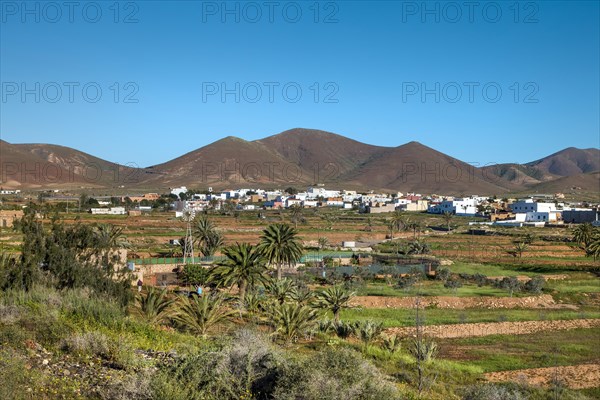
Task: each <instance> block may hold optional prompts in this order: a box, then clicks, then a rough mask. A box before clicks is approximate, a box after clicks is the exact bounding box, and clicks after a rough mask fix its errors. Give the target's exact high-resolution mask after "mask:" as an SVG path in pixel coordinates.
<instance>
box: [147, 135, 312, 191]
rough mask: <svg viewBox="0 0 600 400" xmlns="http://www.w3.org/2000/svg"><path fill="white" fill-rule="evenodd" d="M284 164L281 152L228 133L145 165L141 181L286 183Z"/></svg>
mask: <svg viewBox="0 0 600 400" xmlns="http://www.w3.org/2000/svg"><path fill="white" fill-rule="evenodd" d="M285 164H286V160H285V159H284V158H283V157H282V156H281V155H280V154H278V153H277V152H275V151H273V150H271V149H269V148H268V147H267V146H265V145H263V144H262V143H260V142H248V141H246V140H243V139H239V138H236V137H233V136H229V137H226V138H224V139H221V140H218V141H216V142H214V143H211V144H209V145H207V146H204V147H201V148H199V149H196V150H194V151H191V152H189V153H187V154H184V155H183V156H181V157H178V158H175V159H173V160H171V161H168V162H166V163H163V164H159V165H155V166H152V167H148V168H146V169H145V171H144V173H145V178H144V179H143V180H142V181H143V183H144V184H145V185H146V186H147V185H148V184H153V183H154V184H156V185H157V186H175V185H194V186H203V185H209V184H210V185H212V186H215V187H217V188H223V187H231V186H232V185H233V186H234V185H240V184H244V183H252V184H262V185H268V184H271V183H272V184H281V183H284V179H283V172H282V166H283V165H285ZM288 172H289V171H288ZM302 172H304V171H302Z"/></svg>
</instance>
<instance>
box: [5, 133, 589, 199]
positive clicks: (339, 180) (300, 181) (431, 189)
mask: <svg viewBox="0 0 600 400" xmlns="http://www.w3.org/2000/svg"><path fill="white" fill-rule="evenodd" d="M0 156H1V158H2V165H4V171H3V174H2V179H3V181H2V182H1V183H2V184H3V185H4V186H5V187H11V186H13V187H14V186H19V187H22V188H28V187H30V188H37V187H67V186H70V187H80V186H87V187H114V186H118V185H124V186H125V187H126V188H138V189H139V188H144V189H148V190H150V189H153V190H158V189H165V188H167V187H173V186H178V185H187V186H189V187H194V188H196V187H206V186H213V187H215V188H216V189H220V188H232V187H241V186H250V187H255V186H263V187H287V186H296V187H298V188H302V187H305V186H306V185H312V184H315V183H324V184H326V185H330V186H336V187H346V188H360V189H365V190H366V189H374V190H375V189H386V190H393V191H396V190H399V191H404V192H406V191H416V192H421V193H441V194H481V195H492V194H502V193H511V192H521V191H523V190H524V189H528V188H532V189H534V188H535V189H534V190H537V189H540V190H541V189H543V188H544V187H543V186H539V188H536V187H537V185H540V184H542V183H551V182H554V181H556V180H557V179H558V178H560V177H561V175H560V174H571V175H566V176H579V175H584V177H582V178H577V179H579V180H581V183H582V185H583V186H582V187H584V186H585V188H586V189H589V188H590V187H591V189H589V190H592V191H593V190H596V189H595V188H596V186H597V185H596V181H594V179H592V178H590V177H589V176H592V177H593V176H595V175H593V174H589V173H590V172H592V171H597V170H600V150H598V149H587V150H580V149H575V148H569V149H565V150H563V151H560V152H558V153H555V154H552V155H550V156H548V157H546V158H543V159H541V160H537V161H534V162H531V163H527V164H523V165H519V164H500V165H496V166H492V167H485V168H474V167H472V166H470V165H469V164H467V163H464V162H462V161H460V160H458V159H455V158H453V157H451V156H449V155H446V154H444V153H441V152H439V151H437V150H434V149H432V148H429V147H427V146H424V145H422V144H420V143H418V142H410V143H407V144H404V145H401V146H398V147H382V146H373V145H369V144H365V143H361V142H358V141H355V140H352V139H349V138H346V137H344V136H341V135H337V134H334V133H329V132H325V131H319V130H311V129H292V130H288V131H285V132H282V133H280V134H277V135H273V136H269V137H266V138H264V139H260V140H256V141H246V140H243V139H239V138H236V137H232V136H230V137H226V138H224V139H220V140H217V141H216V142H213V143H211V144H209V145H207V146H204V147H201V148H199V149H196V150H193V151H191V152H189V153H187V154H184V155H182V156H181V157H178V158H175V159H173V160H170V161H167V162H165V163H162V164H158V165H154V166H151V167H148V168H144V169H136V168H128V167H124V166H119V165H118V164H115V163H112V162H109V161H105V160H102V159H100V158H97V157H94V156H91V155H89V154H86V153H83V152H80V151H78V150H75V149H71V148H68V147H63V146H56V145H45V144H19V145H15V144H10V143H7V142H4V141H0ZM36 163H38V164H40V165H46V166H47V167H46V169H48V170H51V169H52V168H60V169H61V170H62V171H63V178H62V180H58V181H56V182H51V183H52V184H50V183H49V182H48V181H43V180H42V181H36V182H33V181H31V180H25V181H23V179H20V176H19V174H14V173H13V174H12V175H11V176H10V177H9V178H10V179H8V180H7V179H4V178H5V175H6V176H7V177H8V174H7V173H5V172H6V171H8V172H11V171H9V169H10V168H13V169H14V166H15V165H21V164H22V165H25V166H26V167H27V168H33V167H30V166H32V165H35V164H36ZM99 171H101V173H100V172H99ZM115 171H118V174H117V177H116V178H115ZM66 172H69V174H66ZM94 173H95V174H96V175H98V174H100V177H98V178H96V179H95V180H94V179H93V178H94V176H95V175H94ZM588 175H589V176H588ZM65 177H66V178H68V179H66V178H65ZM11 179H12V180H11ZM559 181H560V179H559ZM565 182H566V181H565ZM557 185H558V186H557V188H558V187H563V185H562V184H561V183H557ZM590 185H591V186H590ZM579 186H581V185H579ZM550 188H551V187H548V189H550Z"/></svg>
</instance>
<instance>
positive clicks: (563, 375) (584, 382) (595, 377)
mask: <svg viewBox="0 0 600 400" xmlns="http://www.w3.org/2000/svg"><path fill="white" fill-rule="evenodd" d="M484 376H485V378H486V379H487V380H488V381H490V382H505V381H513V382H515V381H516V382H521V381H526V382H527V383H529V384H531V385H541V386H549V384H550V382H551V381H552V380H554V379H559V380H561V381H562V382H564V383H565V384H566V385H567V386H568V387H570V388H571V389H587V388H592V387H600V363H594V364H581V365H569V366H564V367H553V368H532V369H520V370H516V371H500V372H490V373H487V374H484Z"/></svg>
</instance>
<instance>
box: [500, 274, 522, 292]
mask: <svg viewBox="0 0 600 400" xmlns="http://www.w3.org/2000/svg"><path fill="white" fill-rule="evenodd" d="M498 286H500V287H501V288H502V289H506V290H507V291H508V293H509V295H510V297H512V296H513V293H514V292H515V291H518V290H520V289H521V282H519V279H517V277H516V276H510V277H508V276H505V277H504V278H502V280H501V281H499V282H498Z"/></svg>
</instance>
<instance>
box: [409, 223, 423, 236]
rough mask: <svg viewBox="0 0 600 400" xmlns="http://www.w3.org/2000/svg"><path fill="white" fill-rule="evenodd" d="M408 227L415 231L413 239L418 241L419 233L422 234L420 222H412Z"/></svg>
mask: <svg viewBox="0 0 600 400" xmlns="http://www.w3.org/2000/svg"><path fill="white" fill-rule="evenodd" d="M406 227H407V228H408V229H411V230H412V231H413V239H415V240H416V239H417V232H421V223H420V222H418V221H410V222H408V223H407V225H406Z"/></svg>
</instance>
